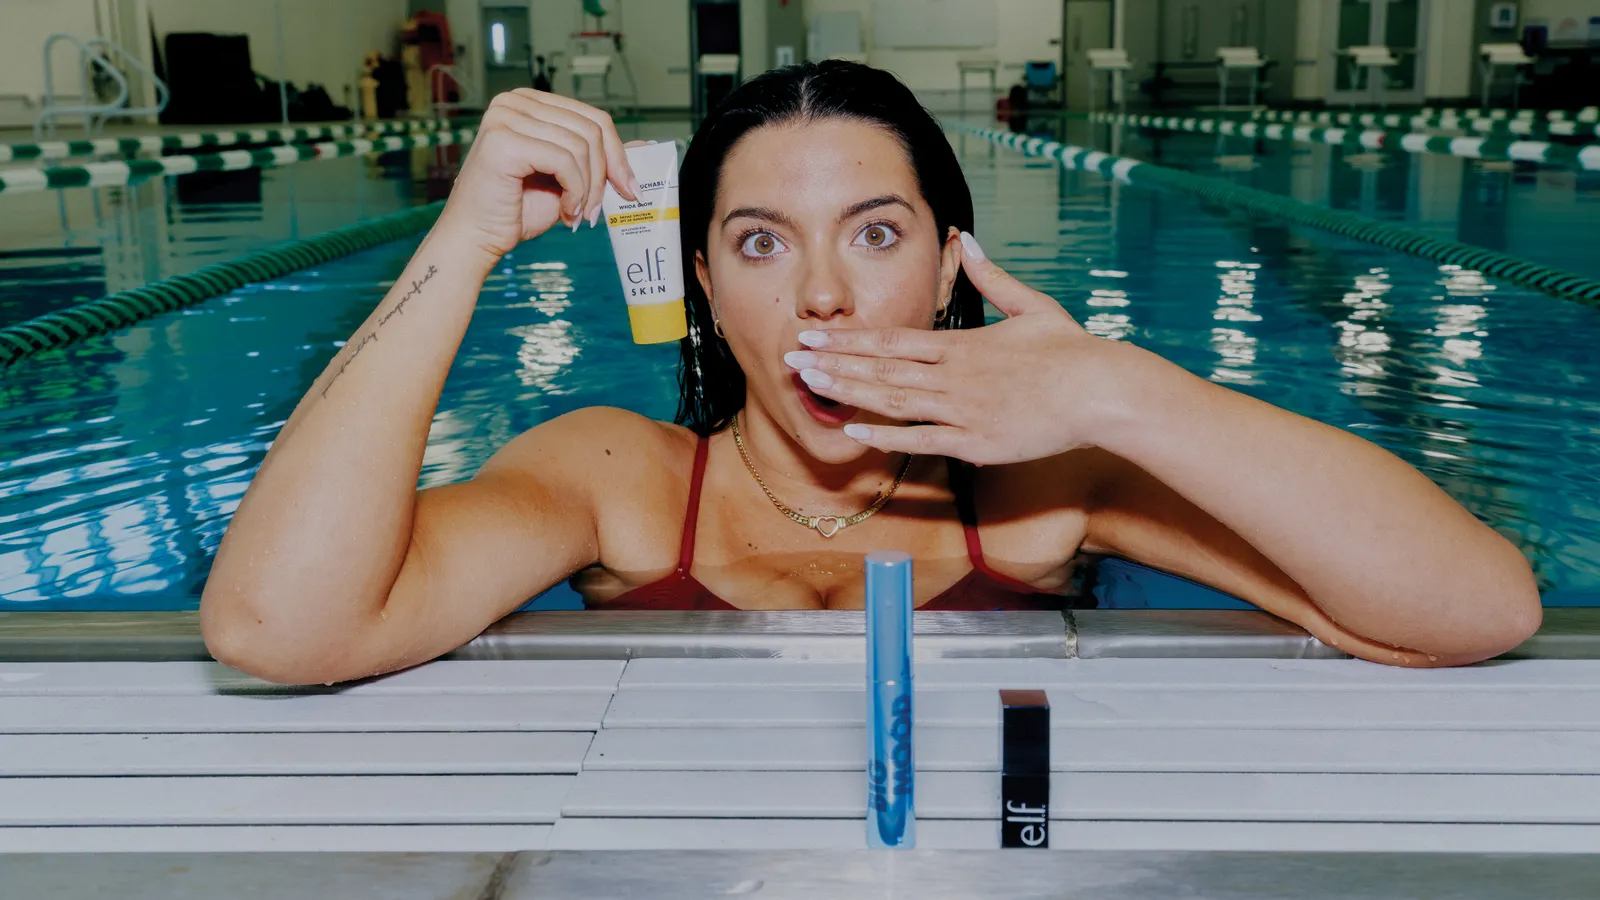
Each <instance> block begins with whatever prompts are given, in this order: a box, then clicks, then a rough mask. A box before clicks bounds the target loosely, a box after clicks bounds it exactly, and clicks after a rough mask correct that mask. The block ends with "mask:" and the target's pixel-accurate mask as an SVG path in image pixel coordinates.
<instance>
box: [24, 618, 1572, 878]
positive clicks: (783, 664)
mask: <svg viewBox="0 0 1600 900" xmlns="http://www.w3.org/2000/svg"><path fill="white" fill-rule="evenodd" d="M916 625H917V632H918V634H917V644H916V648H917V659H918V662H917V666H916V676H915V677H916V679H917V695H916V696H917V726H916V727H917V751H916V752H917V762H918V774H919V776H920V777H919V778H918V786H917V814H918V818H919V821H918V823H917V840H918V847H919V851H918V852H917V853H915V854H909V855H893V854H891V855H890V856H892V857H893V858H895V859H898V860H903V862H902V863H894V862H885V858H884V855H883V854H877V855H873V854H864V853H860V852H857V851H858V850H859V848H861V847H862V846H863V844H864V833H863V820H862V817H863V814H864V801H865V798H864V792H863V790H862V786H863V785H862V774H861V768H862V764H863V759H864V754H865V750H864V747H865V735H864V732H863V728H862V710H863V708H864V704H865V700H864V691H863V675H864V673H863V670H862V665H861V661H862V658H863V650H864V640H863V620H862V616H861V614H859V613H847V612H841V613H805V612H781V613H739V612H710V613H687V612H684V613H636V612H616V613H605V612H547V613H528V614H521V615H517V616H512V617H510V618H508V619H507V620H505V621H503V622H501V623H499V624H497V625H496V626H494V627H493V628H491V629H489V630H488V631H487V632H485V634H484V635H482V636H481V637H479V638H477V639H476V640H474V641H472V642H471V643H469V644H467V645H466V646H465V647H463V648H461V649H460V650H459V651H457V652H456V653H454V654H452V655H451V656H450V657H449V658H447V659H444V660H441V661H438V662H435V663H430V664H428V665H424V666H420V667H418V668H415V669H412V670H408V671H405V672H400V673H396V674H394V675H390V676H386V677H383V678H378V679H371V680H367V681H363V682H359V683H355V684H351V685H340V686H337V687H328V688H283V687H280V686H275V685H269V684H266V683H264V682H260V681H257V680H255V679H253V678H249V677H248V676H245V675H242V674H240V673H238V672H235V671H233V670H230V669H227V668H225V667H222V666H220V665H218V664H216V663H215V662H211V661H210V660H209V658H208V657H207V656H206V654H205V650H204V646H203V644H202V643H201V642H200V640H199V635H198V630H197V627H196V621H195V616H194V614H192V613H125V614H112V613H104V614H100V613H6V614H0V853H6V852H9V853H14V854H24V855H20V856H12V857H0V878H3V880H4V881H5V882H6V883H10V884H30V885H38V886H40V888H41V889H43V887H46V886H49V887H50V891H51V895H52V896H69V897H71V896H80V895H81V896H90V894H89V893H88V891H89V885H90V883H91V882H93V881H99V883H101V884H104V883H105V881H104V880H103V879H106V878H118V879H122V878H124V877H127V878H146V879H147V885H148V887H147V889H148V890H149V891H151V893H150V894H149V895H150V896H173V897H178V896H189V895H190V894H188V893H185V892H186V891H192V892H193V894H194V895H195V896H198V895H200V893H202V892H204V891H207V890H213V891H214V889H215V888H216V886H217V884H219V883H220V882H219V881H218V879H221V878H223V874H222V873H224V872H227V871H231V872H232V873H234V874H233V876H232V877H242V876H241V875H240V873H245V872H249V871H254V870H253V869H252V868H251V867H252V866H257V867H262V866H266V867H268V868H270V866H269V865H267V864H258V863H257V862H255V860H258V859H260V857H255V856H251V855H248V854H252V853H258V852H262V851H273V852H274V855H273V857H271V859H276V860H285V861H286V860H291V859H292V860H295V862H294V864H293V865H292V866H288V867H286V868H281V869H277V870H275V873H276V874H274V875H273V876H272V877H273V878H277V879H279V880H280V881H279V882H278V883H279V884H280V885H281V886H282V888H283V890H282V891H281V892H278V893H279V894H280V895H290V894H291V893H292V891H293V890H295V889H296V888H295V884H296V883H295V882H293V881H292V876H293V873H295V872H299V873H301V874H303V875H304V876H305V878H306V879H309V880H307V881H306V882H305V883H304V885H302V887H303V888H304V890H305V891H307V895H308V896H309V895H310V892H311V890H312V886H313V885H319V886H320V887H318V888H317V889H319V890H326V888H327V886H328V885H329V884H333V883H336V882H338V881H339V880H340V879H341V878H345V877H355V874H354V873H361V872H368V873H371V872H379V873H380V875H381V876H382V877H379V875H374V876H372V879H375V880H369V881H368V882H364V883H366V884H369V888H366V889H364V890H367V889H370V890H371V891H372V895H373V896H378V895H380V894H381V895H383V896H444V895H446V894H450V890H458V889H461V888H460V887H459V885H457V886H453V887H451V888H450V890H444V891H435V892H433V893H427V892H424V891H422V885H423V884H424V883H428V884H431V883H432V882H431V881H429V880H428V879H427V878H422V877H421V876H406V875H404V874H403V873H404V872H407V871H410V869H408V867H409V866H412V865H413V863H412V862H408V861H407V860H411V861H415V860H423V859H433V860H435V863H434V866H433V868H432V869H431V870H430V871H433V872H436V873H439V875H438V877H440V878H447V879H458V880H459V883H460V885H468V884H473V883H480V882H481V883H483V884H484V885H485V886H486V887H492V886H494V885H499V887H498V888H497V889H498V890H501V891H502V892H501V893H497V894H482V896H508V897H509V896H534V894H535V892H537V893H538V894H539V895H540V896H564V895H566V893H565V892H567V891H572V892H576V891H578V890H579V888H580V887H581V886H582V885H585V884H588V885H590V886H591V887H593V888H595V889H596V890H598V891H599V893H600V894H602V895H604V894H606V893H607V891H606V890H605V889H604V888H603V885H605V884H607V882H606V881H605V880H604V878H605V877H612V878H620V879H622V881H627V880H629V879H641V880H645V879H648V880H650V881H651V882H652V883H655V884H658V885H661V889H660V890H659V891H655V892H653V893H654V895H655V896H659V897H663V898H667V897H677V896H707V895H708V894H707V887H708V886H712V885H720V886H721V887H719V888H718V889H717V890H716V891H713V893H718V894H721V893H748V892H750V891H752V890H756V889H757V888H751V887H749V885H750V884H758V885H759V884H763V883H764V884H766V885H767V888H766V889H764V890H761V894H762V895H763V896H824V895H826V896H839V897H845V896H885V895H886V894H885V893H884V887H885V885H900V886H902V887H903V888H904V889H905V890H906V891H907V893H906V894H905V895H906V896H918V897H938V896H974V895H976V894H974V893H972V892H973V891H979V892H980V893H981V892H984V891H986V892H987V894H988V895H989V896H1008V895H1011V894H1012V893H1013V892H1015V893H1018V894H1021V895H1036V894H1037V891H1038V890H1039V889H1040V885H1041V884H1043V883H1044V882H1043V881H1041V879H1046V880H1048V879H1056V881H1055V882H1054V883H1055V884H1058V885H1066V886H1069V887H1072V888H1073V889H1078V888H1082V889H1083V890H1085V891H1088V888H1089V887H1091V886H1093V887H1094V890H1093V891H1088V892H1086V893H1083V894H1082V896H1096V897H1110V898H1115V897H1145V896H1157V895H1161V894H1160V892H1159V891H1158V892H1157V893H1156V894H1149V893H1144V892H1143V891H1145V890H1147V889H1154V888H1155V886H1157V885H1158V884H1159V882H1158V881H1152V880H1151V879H1153V878H1158V877H1160V876H1161V875H1162V873H1165V875H1166V877H1169V878H1171V877H1178V875H1179V874H1182V876H1183V877H1184V878H1185V879H1189V881H1188V882H1187V883H1191V884H1194V885H1204V884H1211V885H1213V886H1214V887H1216V889H1217V890H1222V886H1223V885H1224V884H1230V883H1233V881H1235V880H1238V879H1243V878H1245V874H1246V873H1248V872H1256V873H1257V876H1258V877H1259V878H1265V879H1267V881H1268V882H1272V881H1274V880H1276V882H1277V883H1282V884H1289V883H1298V880H1299V879H1302V878H1303V879H1305V882H1304V883H1306V884H1317V885H1318V886H1317V888H1316V890H1323V889H1327V890H1326V893H1306V892H1305V891H1303V890H1297V891H1295V894H1296V896H1341V897H1362V896H1381V895H1382V894H1381V893H1379V892H1378V887H1377V886H1376V885H1377V884H1378V883H1377V882H1374V881H1372V879H1371V873H1372V872H1374V871H1389V872H1391V873H1393V872H1398V871H1400V870H1402V869H1403V870H1404V871H1405V872H1407V873H1411V874H1416V873H1421V872H1427V873H1430V874H1429V875H1428V877H1427V884H1428V886H1430V887H1431V888H1433V889H1434V890H1430V891H1426V892H1425V893H1426V895H1432V896H1443V895H1445V894H1448V895H1450V896H1459V897H1477V896H1485V897H1487V896H1496V895H1495V894H1494V893H1492V892H1490V891H1488V890H1487V886H1490V885H1493V884H1501V885H1502V886H1503V885H1504V884H1506V883H1508V882H1503V881H1501V882H1497V881H1496V880H1495V877H1496V876H1492V875H1491V874H1483V873H1482V872H1480V874H1479V875H1469V874H1468V873H1471V872H1474V871H1479V870H1477V869H1474V868H1473V867H1474V866H1480V865H1485V864H1487V863H1489V862H1493V863H1494V864H1495V865H1496V866H1498V868H1494V869H1493V871H1495V872H1503V873H1509V872H1513V871H1524V872H1525V871H1527V870H1530V869H1531V870H1536V871H1538V872H1539V873H1541V875H1540V878H1541V879H1542V880H1540V881H1539V882H1538V883H1540V884H1541V887H1543V886H1544V885H1550V886H1553V887H1554V888H1556V892H1554V893H1549V892H1547V893H1546V894H1545V895H1546V896H1580V894H1579V893H1576V892H1575V893H1571V894H1564V893H1560V887H1561V885H1563V884H1565V883H1566V882H1565V881H1563V880H1562V879H1565V878H1567V877H1571V878H1572V879H1574V881H1573V882H1572V883H1573V884H1574V885H1577V884H1580V883H1582V882H1583V881H1584V880H1586V879H1587V880H1588V881H1589V884H1591V885H1592V884H1593V879H1594V878H1596V877H1597V864H1596V861H1595V858H1593V857H1590V858H1587V859H1584V858H1579V857H1565V856H1562V855H1561V854H1578V853H1587V852H1593V851H1595V850H1597V849H1600V778H1597V777H1595V776H1597V775H1600V610H1584V609H1553V610H1549V611H1548V615H1547V618H1546V623H1545V628H1544V629H1543V630H1542V631H1541V632H1540V634H1539V635H1538V636H1536V637H1535V638H1533V639H1532V640H1530V641H1529V642H1528V643H1527V644H1525V645H1524V646H1523V647H1521V648H1519V649H1518V650H1517V651H1515V652H1514V653H1512V654H1508V655H1507V656H1506V657H1504V658H1501V659H1499V660H1495V661H1491V662H1489V663H1486V664H1482V665H1479V666H1473V667H1466V668H1459V669H1442V670H1407V669H1394V668H1389V667H1385V666H1380V665H1375V664H1372V663H1367V662H1364V661H1360V660H1353V659H1350V658H1348V657H1346V656H1344V654H1342V653H1339V652H1337V651H1335V650H1333V649H1332V648H1329V647H1326V646H1324V645H1322V644H1321V643H1319V642H1317V641H1315V640H1314V639H1312V638H1310V637H1309V636H1307V635H1306V634H1305V633H1303V632H1301V631H1299V630H1298V629H1296V628H1294V627H1292V626H1289V625H1287V624H1285V623H1283V622H1281V621H1279V620H1277V619H1274V618H1272V617H1270V616H1266V615H1264V614H1259V613H1246V612H1221V611H1182V612H1178V611H1131V610H1121V611H1117V610H1104V611H1100V610H1095V611H1077V612H1074V613H1072V614H1071V615H1069V616H1064V615H1060V614H1055V613H929V614H920V615H919V616H918V617H917V620H916ZM1002 688H1036V689H1043V690H1044V691H1046V693H1047V695H1048V696H1049V698H1050V701H1051V705H1052V763H1051V769H1052V802H1051V808H1050V829H1051V834H1050V842H1051V847H1052V848H1053V849H1054V850H1055V851H1057V852H1054V853H1049V854H1046V855H1045V858H1042V859H1039V860H1038V861H1037V862H1036V863H1035V864H1033V865H1031V866H1018V865H1016V862H1015V861H1016V860H1018V859H1019V857H1018V855H1017V854H1018V853H1025V851H1017V852H1015V853H1004V854H1003V855H1000V854H1002V851H999V850H998V849H997V847H998V818H999V799H998V797H999V784H998V781H999V779H998V777H997V776H998V763H999V760H998V743H999V741H998V723H999V706H998V699H997V691H998V690H1000V689H1002ZM620 849H627V850H633V851H637V852H636V853H634V854H631V855H629V856H627V857H615V856H607V855H606V854H604V853H600V852H596V851H607V850H620ZM124 851H139V852H141V853H144V854H180V855H177V856H173V855H155V856H139V857H118V856H112V857H99V858H97V859H96V860H95V861H94V862H93V863H91V864H87V865H86V867H81V868H80V867H79V865H78V864H77V863H67V864H63V863H62V862H61V861H60V859H59V858H55V857H53V856H51V855H50V854H57V853H83V852H110V853H118V852H124ZM394 851H404V852H406V853H412V854H418V853H421V854H435V855H434V856H408V857H404V858H400V857H392V858H391V857H373V856H370V855H369V854H372V853H376V852H394ZM667 851H672V852H667ZM679 851H682V852H679ZM926 851H948V852H931V853H930V852H926ZM957 851H959V852H957ZM1091 851H1092V852H1091ZM1251 853H1254V854H1257V855H1254V856H1250V855H1247V854H1251ZM27 854H43V855H27ZM194 854H206V855H203V856H195V855H194ZM214 854H246V855H239V856H231V855H220V856H219V855H214ZM301 854H309V855H301ZM1262 854H1265V855H1262ZM1485 854H1490V855H1492V856H1484V855H1485ZM1512 854H1535V855H1538V858H1537V859H1534V858H1531V857H1527V858H1524V857H1517V856H1514V855H1512ZM1021 858H1026V859H1033V858H1034V857H1027V856H1024V857H1021ZM52 859H55V860H56V861H55V862H53V863H52V862H48V861H49V860H52ZM384 859H390V860H391V862H390V863H385V862H382V860H384ZM621 859H626V860H627V861H626V862H618V860H621ZM152 860H153V861H159V862H160V865H156V862H150V861H152ZM1408 860H1409V861H1408ZM1529 860H1531V861H1529ZM219 861H223V862H219ZM227 861H231V862H227ZM953 861H960V862H959V865H960V866H964V867H966V868H965V869H963V871H965V872H967V873H968V874H969V875H972V877H976V875H975V874H973V873H988V876H985V877H989V876H992V878H993V880H992V881H989V882H985V883H983V885H980V884H979V883H978V882H973V881H971V880H970V879H969V880H967V881H961V880H959V879H957V880H951V878H952V877H953V876H951V875H950V874H949V873H948V872H947V871H946V870H947V869H948V867H950V866H952V865H955V864H956V863H955V862H953ZM224 862H226V865H225V864H224ZM897 865H898V866H900V868H899V869H895V868H894V867H895V866H897ZM151 866H156V868H151ZM885 866H888V867H889V868H888V869H884V867H885ZM75 870H76V871H81V872H82V873H83V874H82V875H81V876H80V878H79V882H81V883H79V882H73V881H72V880H71V879H72V876H71V874H70V873H71V872H72V871H75ZM146 870H148V871H146ZM179 870H182V873H183V874H182V877H179V875H178V874H174V873H179ZM1487 871H1488V870H1484V872H1487ZM118 872H124V873H127V874H125V875H118V874H116V873H118ZM207 872H209V873H211V875H210V876H207V875H205V874H204V873H207ZM89 873H95V874H94V875H93V877H91V875H90V874H89ZM138 873H144V874H143V875H139V874H138ZM163 873H164V874H163ZM383 873H387V874H383ZM496 873H499V874H498V875H497V874H496ZM964 877H965V876H964ZM1394 877H1397V878H1398V877H1401V876H1400V875H1395V876H1394ZM1406 877H1410V876H1409V875H1408V876H1406ZM1528 877H1529V878H1532V877H1533V876H1528ZM207 878H210V879H211V880H209V881H208V880H207ZM52 879H54V880H52ZM62 879H66V881H63V880H62ZM284 879H289V880H284ZM408 879H410V880H409V881H408ZM473 879H477V881H476V882H474V881H473ZM593 879H600V880H593ZM885 879H887V880H885ZM1208 879H1213V880H1209V881H1208ZM491 882H493V884H490V883H491ZM142 883H144V882H142ZM617 883H619V884H620V883H622V882H617ZM1240 883H1241V884H1242V883H1243V882H1240ZM1253 883H1257V884H1259V883H1262V882H1260V881H1257V882H1253ZM1421 883H1422V882H1421V881H1419V882H1418V884H1421ZM1524 883H1531V882H1524ZM963 884H964V885H966V887H964V888H960V889H958V887H957V886H958V885H963ZM383 885H389V886H390V887H391V888H393V889H392V890H389V891H387V892H382V891H380V890H379V889H380V887H382V886H383ZM741 885H743V886H744V887H743V889H742V890H741V889H740V886H741ZM917 885H921V886H920V887H916V886H917ZM1360 885H1368V887H1359V886H1360ZM157 886H159V887H160V891H159V892H158V891H157ZM980 887H982V888H983V889H982V890H980ZM1335 888H1337V890H1335ZM1446 888H1455V890H1446ZM142 889H145V888H142ZM412 889H415V890H417V891H419V892H418V893H415V894H412V893H406V891H407V890H412ZM1241 889H1242V888H1241ZM74 891H79V892H80V893H74ZM549 891H554V893H546V892H549ZM28 893H29V894H30V895H41V896H42V895H43V894H41V893H39V892H38V891H34V892H28ZM1052 893H1054V892H1052ZM294 895H297V896H298V894H294ZM324 895H331V894H324ZM339 895H340V896H365V894H363V893H360V892H356V893H340V894H339ZM451 895H452V896H455V895H457V894H451ZM459 895H460V896H478V894H473V893H471V892H467V893H462V894H459ZM590 895H593V892H591V893H590ZM613 895H616V896H621V895H622V894H621V893H614V894H613ZM1061 895H1062V896H1068V895H1070V896H1078V895H1079V894H1065V893H1063V894H1061ZM1224 895H1225V896H1234V895H1235V894H1219V896H1224ZM1237 895H1238V896H1244V894H1237ZM1285 895H1287V894H1285ZM1417 895H1418V896H1421V895H1423V894H1417ZM141 896H142V895H141ZM1251 896H1255V895H1254V894H1251Z"/></svg>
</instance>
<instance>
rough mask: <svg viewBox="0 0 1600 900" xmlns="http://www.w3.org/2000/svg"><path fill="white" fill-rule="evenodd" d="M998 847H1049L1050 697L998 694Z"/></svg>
mask: <svg viewBox="0 0 1600 900" xmlns="http://www.w3.org/2000/svg"><path fill="white" fill-rule="evenodd" d="M1000 846H1001V847H1049V846H1050V700H1049V698H1048V697H1046V696H1045V693H1044V691H1001V692H1000Z"/></svg>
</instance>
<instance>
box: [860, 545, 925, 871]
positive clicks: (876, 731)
mask: <svg viewBox="0 0 1600 900" xmlns="http://www.w3.org/2000/svg"><path fill="white" fill-rule="evenodd" d="M911 602H912V601H911V554H909V553H902V552H899V551H890V550H879V551H876V552H873V553H869V554H867V846H868V847H872V848H874V849H910V848H912V847H915V846H916V845H917V828H916V826H917V818H916V807H915V804H914V803H913V797H914V788H915V781H914V778H915V766H914V764H913V759H912V746H911Z"/></svg>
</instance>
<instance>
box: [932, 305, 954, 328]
mask: <svg viewBox="0 0 1600 900" xmlns="http://www.w3.org/2000/svg"><path fill="white" fill-rule="evenodd" d="M948 318H950V304H948V303H946V304H945V305H943V306H941V307H939V311H938V312H936V313H934V314H933V324H935V325H943V324H944V320H945V319H948Z"/></svg>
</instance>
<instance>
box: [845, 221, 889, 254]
mask: <svg viewBox="0 0 1600 900" xmlns="http://www.w3.org/2000/svg"><path fill="white" fill-rule="evenodd" d="M899 240H900V235H899V234H898V233H896V232H895V230H894V229H893V228H891V227H890V226H888V225H880V224H874V225H868V226H867V227H865V228H863V229H861V233H860V234H858V235H856V239H855V243H856V244H857V245H859V246H866V247H871V248H872V249H874V250H885V249H888V248H889V247H893V246H894V245H895V244H896V243H898V242H899Z"/></svg>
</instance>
